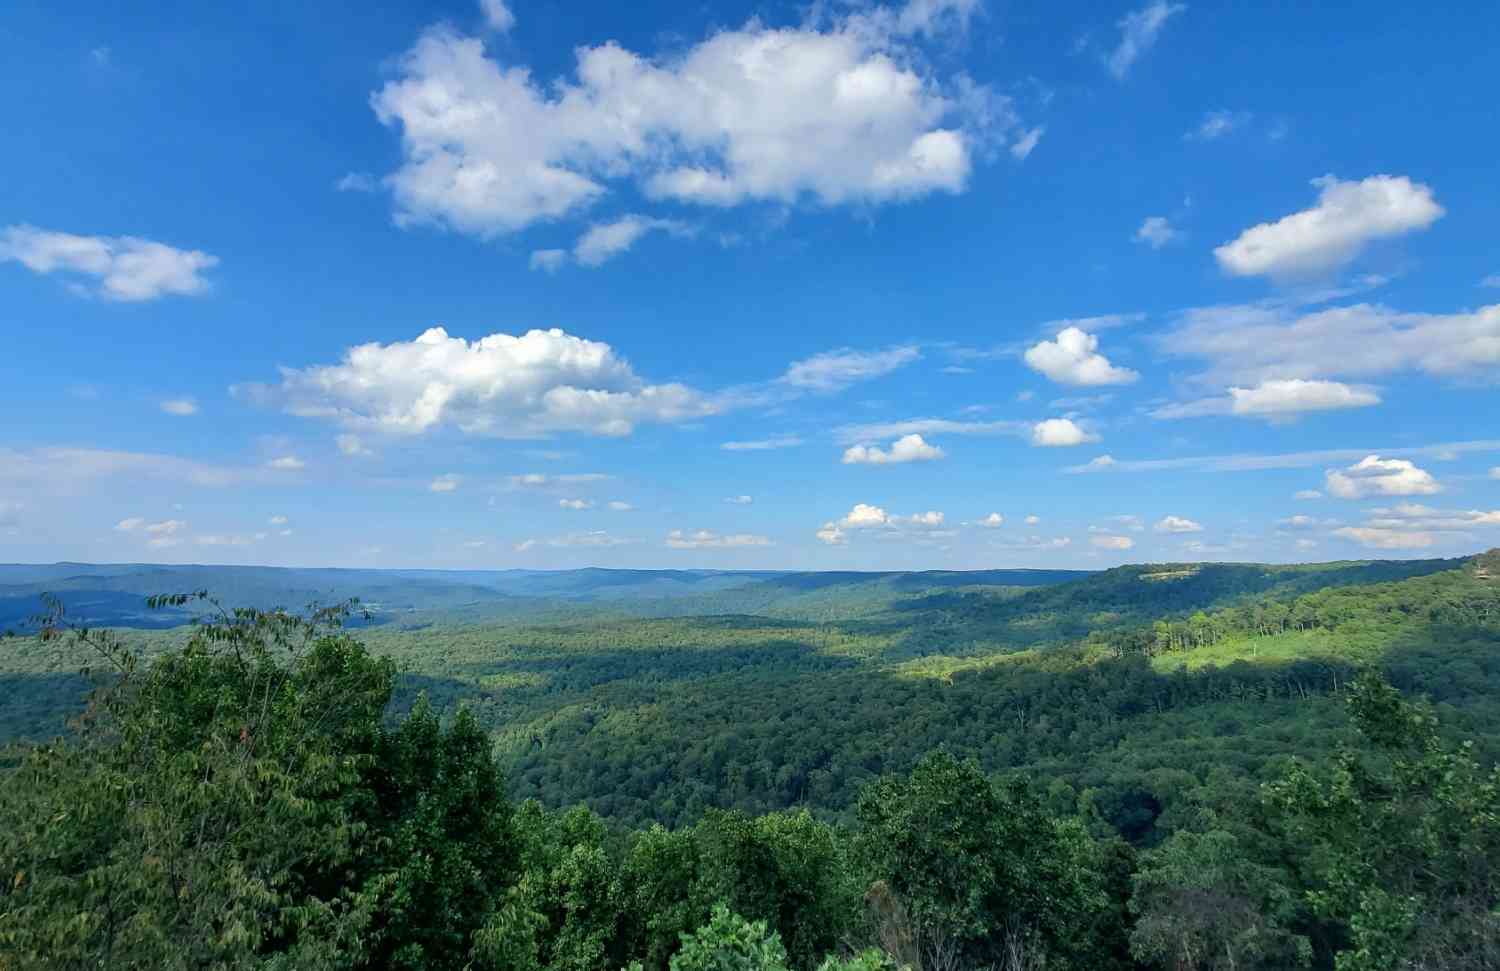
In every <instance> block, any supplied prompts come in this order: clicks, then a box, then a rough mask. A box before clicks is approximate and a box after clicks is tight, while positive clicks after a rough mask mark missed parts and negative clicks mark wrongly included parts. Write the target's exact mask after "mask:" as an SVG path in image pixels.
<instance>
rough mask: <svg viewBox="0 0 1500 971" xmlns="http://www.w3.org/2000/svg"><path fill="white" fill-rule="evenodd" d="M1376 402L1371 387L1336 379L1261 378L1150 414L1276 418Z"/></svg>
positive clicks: (1158, 415)
mask: <svg viewBox="0 0 1500 971" xmlns="http://www.w3.org/2000/svg"><path fill="white" fill-rule="evenodd" d="M1378 404H1380V395H1379V394H1378V393H1376V392H1375V390H1374V389H1372V388H1365V387H1351V386H1350V385H1347V384H1342V383H1340V382H1338V381H1311V380H1307V379H1304V378H1290V379H1286V380H1280V381H1262V382H1261V383H1260V384H1258V385H1256V386H1255V387H1253V388H1230V389H1229V394H1228V396H1226V397H1222V398H1203V399H1200V400H1198V401H1188V402H1183V403H1180V404H1174V405H1167V406H1165V407H1162V408H1157V409H1156V410H1155V411H1153V412H1151V414H1152V417H1155V418H1194V417H1199V416H1203V415H1238V416H1240V417H1243V418H1263V419H1267V420H1270V421H1278V420H1285V419H1290V418H1295V417H1296V416H1297V415H1301V414H1303V413H1305V412H1310V411H1339V410H1344V409H1348V408H1367V407H1369V406H1371V405H1378Z"/></svg>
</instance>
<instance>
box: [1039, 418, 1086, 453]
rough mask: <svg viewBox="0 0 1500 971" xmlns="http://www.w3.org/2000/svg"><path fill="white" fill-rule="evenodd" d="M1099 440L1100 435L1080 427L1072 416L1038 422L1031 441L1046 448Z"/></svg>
mask: <svg viewBox="0 0 1500 971" xmlns="http://www.w3.org/2000/svg"><path fill="white" fill-rule="evenodd" d="M1098 440H1099V436H1098V435H1095V434H1093V433H1092V432H1089V431H1085V430H1084V429H1083V428H1080V427H1079V426H1078V425H1077V423H1075V422H1074V421H1073V420H1072V419H1071V418H1048V419H1047V420H1046V421H1039V422H1037V423H1036V425H1035V426H1033V428H1032V430H1031V443H1032V444H1033V445H1040V446H1043V447H1045V448H1065V447H1068V446H1072V445H1083V444H1086V443H1088V442H1097V441H1098ZM1094 461H1095V462H1098V461H1099V460H1098V459H1095V460H1094ZM1091 464H1092V463H1091Z"/></svg>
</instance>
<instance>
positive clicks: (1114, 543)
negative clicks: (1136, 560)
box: [1089, 533, 1135, 551]
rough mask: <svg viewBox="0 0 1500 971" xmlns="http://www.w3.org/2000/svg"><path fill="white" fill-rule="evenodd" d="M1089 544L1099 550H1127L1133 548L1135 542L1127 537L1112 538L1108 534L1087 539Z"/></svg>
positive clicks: (1112, 536) (1100, 534)
mask: <svg viewBox="0 0 1500 971" xmlns="http://www.w3.org/2000/svg"><path fill="white" fill-rule="evenodd" d="M1089 543H1090V544H1092V545H1093V546H1095V547H1097V548H1098V549H1101V550H1119V551H1123V550H1128V549H1133V548H1134V547H1135V540H1133V539H1131V538H1130V537H1129V536H1114V535H1110V534H1108V533H1099V534H1095V535H1093V536H1090V537H1089Z"/></svg>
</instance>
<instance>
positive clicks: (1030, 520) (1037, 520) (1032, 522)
mask: <svg viewBox="0 0 1500 971" xmlns="http://www.w3.org/2000/svg"><path fill="white" fill-rule="evenodd" d="M1041 522H1042V517H1041V516H1027V517H1026V519H1025V523H1026V525H1028V526H1039V525H1041Z"/></svg>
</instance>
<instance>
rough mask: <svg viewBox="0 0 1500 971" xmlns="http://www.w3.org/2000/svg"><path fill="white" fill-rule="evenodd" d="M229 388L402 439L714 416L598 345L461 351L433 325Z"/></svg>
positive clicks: (554, 335) (610, 427) (471, 346)
mask: <svg viewBox="0 0 1500 971" xmlns="http://www.w3.org/2000/svg"><path fill="white" fill-rule="evenodd" d="M235 390H236V391H237V392H239V393H243V394H247V395H248V396H250V397H252V398H255V399H259V400H266V401H272V402H279V403H281V404H282V406H283V407H284V408H285V409H286V411H288V412H290V413H291V414H294V415H301V416H304V417H315V418H328V419H333V420H336V421H340V422H342V423H344V424H345V425H348V426H352V427H354V428H359V429H369V430H374V431H380V432H385V433H389V434H402V435H417V434H421V433H424V432H428V431H433V430H436V429H438V428H440V427H443V426H448V425H451V426H454V427H456V428H458V429H459V430H460V431H462V432H465V433H467V434H471V435H491V436H494V437H497V438H536V437H541V436H545V435H548V434H552V433H555V432H566V431H574V432H584V433H587V434H593V435H612V436H620V435H628V434H630V433H631V432H632V431H633V430H634V428H635V426H636V424H638V423H640V422H668V423H669V422H679V421H686V420H689V419H693V418H700V417H703V416H705V415H710V414H714V413H715V412H717V411H718V410H719V408H720V406H719V405H718V404H717V403H715V402H713V401H710V400H709V399H708V398H706V397H705V396H704V395H702V394H700V393H699V392H697V391H694V390H693V389H691V388H688V387H686V386H684V385H681V384H647V383H646V382H645V381H643V380H642V379H641V378H640V377H639V376H637V375H636V373H635V371H633V370H632V369H631V367H630V365H629V364H628V363H627V362H626V361H625V360H624V359H623V358H621V357H620V356H619V355H617V354H616V353H615V352H614V349H613V348H611V347H610V346H609V345H608V344H604V343H600V342H599V341H590V340H585V339H583V338H581V337H574V336H572V335H571V334H567V333H564V332H563V331H561V330H557V329H553V330H532V331H528V332H527V333H525V334H523V335H521V336H519V337H516V336H512V335H510V334H491V335H489V336H488V337H484V338H481V339H479V340H476V341H474V342H472V343H471V342H469V341H466V340H464V339H463V338H461V337H450V336H448V332H447V331H445V330H444V329H443V328H441V327H433V328H431V329H429V330H427V331H425V332H424V333H422V334H421V336H419V337H418V338H417V339H416V340H414V341H395V342H392V343H390V344H379V343H370V344H361V345H359V346H357V347H353V348H350V349H349V350H348V351H347V352H345V354H344V359H343V360H342V361H341V362H339V363H338V364H327V365H315V366H312V367H307V368H300V369H298V368H284V369H282V382H281V384H280V385H277V386H274V387H267V386H264V385H244V386H240V387H238V388H236V389H235Z"/></svg>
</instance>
